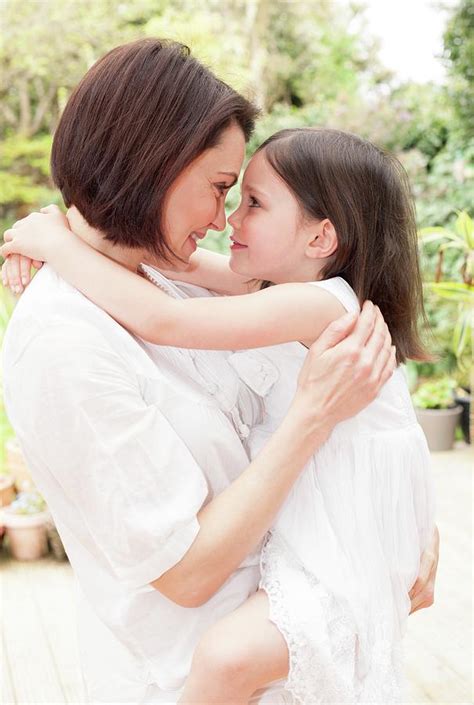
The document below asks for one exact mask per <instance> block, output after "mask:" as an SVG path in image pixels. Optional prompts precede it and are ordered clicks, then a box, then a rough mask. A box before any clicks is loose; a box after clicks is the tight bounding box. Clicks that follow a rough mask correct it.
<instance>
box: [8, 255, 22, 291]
mask: <svg viewBox="0 0 474 705" xmlns="http://www.w3.org/2000/svg"><path fill="white" fill-rule="evenodd" d="M20 277H21V275H20V255H10V257H9V258H8V285H9V287H10V289H11V290H12V291H13V293H14V294H16V295H18V294H21V292H22V291H23V287H22V285H21V278H20Z"/></svg>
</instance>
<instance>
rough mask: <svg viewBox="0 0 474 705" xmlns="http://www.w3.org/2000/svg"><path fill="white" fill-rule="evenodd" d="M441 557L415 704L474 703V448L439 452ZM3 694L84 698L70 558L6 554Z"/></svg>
mask: <svg viewBox="0 0 474 705" xmlns="http://www.w3.org/2000/svg"><path fill="white" fill-rule="evenodd" d="M433 461H434V472H435V478H436V484H437V495H438V499H437V502H438V512H437V514H438V520H437V521H438V526H439V530H440V533H441V542H442V545H441V558H440V566H439V574H438V581H437V593H436V600H435V605H434V607H432V608H431V609H430V610H422V611H421V612H417V613H416V614H415V615H413V616H412V617H411V618H410V623H409V633H408V636H407V639H406V647H407V659H406V662H407V674H408V677H409V682H410V697H409V702H410V703H413V704H414V703H446V704H447V703H449V704H454V703H456V704H457V703H463V704H467V703H471V702H472V593H471V590H472V478H473V471H474V453H473V451H472V450H470V449H468V448H466V447H462V448H457V449H456V450H454V451H452V452H450V453H437V454H434V455H433ZM0 571H1V574H0V604H1V608H2V610H1V647H0V660H1V663H2V680H1V691H0V692H1V699H0V702H1V703H2V704H3V705H10V704H12V703H22V704H23V703H76V704H79V703H81V704H82V703H85V699H84V691H83V687H82V682H81V675H80V670H79V665H78V656H77V648H76V641H75V613H74V585H73V579H72V573H71V568H70V566H69V564H68V563H57V562H56V561H54V560H53V559H51V558H46V559H44V560H42V561H37V562H34V563H20V562H18V561H12V560H11V559H9V558H8V557H7V556H6V555H5V554H4V555H3V556H2V557H1V558H0Z"/></svg>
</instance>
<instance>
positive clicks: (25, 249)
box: [0, 205, 70, 294]
mask: <svg viewBox="0 0 474 705" xmlns="http://www.w3.org/2000/svg"><path fill="white" fill-rule="evenodd" d="M65 232H66V234H70V229H69V223H68V220H67V218H66V216H65V215H63V213H61V211H60V210H59V208H58V207H57V206H54V205H51V206H46V208H42V209H41V212H40V213H31V214H30V215H28V216H27V217H26V218H22V219H21V220H18V221H17V222H16V223H15V224H14V225H13V226H12V228H10V230H6V231H5V233H4V241H5V244H4V245H3V246H2V247H1V248H0V254H1V255H2V256H3V257H4V258H5V262H4V264H3V267H2V283H3V286H5V287H10V289H11V290H12V291H13V293H14V294H21V293H22V291H23V290H24V288H25V287H26V286H28V284H29V283H30V280H31V267H32V266H33V267H35V269H39V268H40V267H41V266H42V265H43V262H46V261H47V260H48V253H49V252H50V251H51V248H52V247H55V246H56V243H58V238H61V240H64V234H65Z"/></svg>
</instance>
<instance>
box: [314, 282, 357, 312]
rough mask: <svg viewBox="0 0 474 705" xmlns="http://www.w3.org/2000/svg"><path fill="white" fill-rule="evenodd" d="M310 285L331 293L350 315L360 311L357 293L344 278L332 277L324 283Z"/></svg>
mask: <svg viewBox="0 0 474 705" xmlns="http://www.w3.org/2000/svg"><path fill="white" fill-rule="evenodd" d="M309 283H310V284H313V285H314V286H319V287H320V288H321V289H326V291H329V293H330V294H332V295H333V296H335V297H336V299H337V300H338V301H340V302H341V304H342V305H343V306H344V308H345V309H346V311H348V312H350V313H352V312H353V311H360V304H359V300H358V298H357V296H356V294H355V291H354V290H353V288H352V287H351V286H350V285H349V284H348V283H347V282H346V280H345V279H343V278H342V277H332V278H331V279H323V280H322V281H318V282H309Z"/></svg>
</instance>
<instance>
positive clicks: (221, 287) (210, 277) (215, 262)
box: [145, 247, 259, 296]
mask: <svg viewBox="0 0 474 705" xmlns="http://www.w3.org/2000/svg"><path fill="white" fill-rule="evenodd" d="M229 259H230V258H229V257H228V256H227V255H222V254H218V253H217V252H211V251H210V250H205V249H203V248H202V247H201V248H199V249H198V250H197V252H195V253H194V255H193V256H192V257H191V261H190V264H189V267H188V268H187V269H186V270H185V271H184V272H177V271H176V270H168V269H163V268H162V267H158V269H159V271H160V272H162V273H163V274H164V275H165V277H168V279H174V280H176V281H180V282H188V283H189V284H197V285H198V286H204V287H205V288H206V289H210V290H211V291H216V292H217V293H218V294H225V295H228V296H235V295H236V294H249V293H251V292H252V291H257V290H258V288H259V282H256V281H255V280H254V279H249V278H248V277H244V276H242V275H240V274H236V273H235V272H233V271H232V270H231V268H230V267H229ZM145 263H147V262H146V260H145ZM149 264H151V265H152V266H156V265H155V264H154V263H153V262H152V261H150V262H149Z"/></svg>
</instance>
